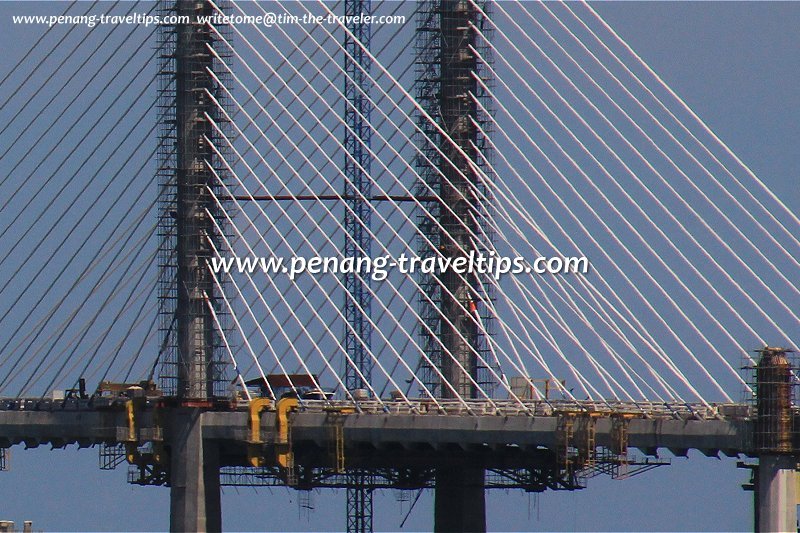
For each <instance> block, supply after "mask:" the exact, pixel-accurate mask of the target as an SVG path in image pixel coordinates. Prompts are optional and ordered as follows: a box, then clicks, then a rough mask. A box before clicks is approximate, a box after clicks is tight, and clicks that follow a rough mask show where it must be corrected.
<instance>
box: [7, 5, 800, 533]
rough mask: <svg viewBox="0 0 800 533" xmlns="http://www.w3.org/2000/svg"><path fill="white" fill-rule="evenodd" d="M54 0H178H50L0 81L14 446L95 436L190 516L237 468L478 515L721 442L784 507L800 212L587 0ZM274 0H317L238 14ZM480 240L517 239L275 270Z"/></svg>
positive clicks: (759, 503) (361, 521)
mask: <svg viewBox="0 0 800 533" xmlns="http://www.w3.org/2000/svg"><path fill="white" fill-rule="evenodd" d="M64 9H65V11H64V14H65V16H66V15H75V16H84V15H86V14H87V13H90V12H92V13H93V12H94V11H103V12H104V13H106V14H114V15H115V16H116V15H118V16H121V17H124V16H130V15H131V14H135V13H139V12H140V11H146V15H147V16H152V17H158V18H159V20H173V21H175V22H176V23H175V24H157V25H152V26H151V25H140V26H134V25H128V26H126V25H117V26H109V27H101V26H97V28H100V29H101V30H102V31H98V32H96V33H89V34H86V33H85V32H84V33H82V32H81V30H80V29H79V28H80V26H71V27H69V26H66V25H51V26H50V27H49V28H48V29H47V30H44V33H43V35H42V37H41V38H40V39H39V40H37V41H36V42H35V43H34V45H33V46H32V48H31V49H30V50H29V51H26V52H25V54H24V56H23V58H22V59H21V60H20V61H19V62H18V63H17V64H16V65H15V66H14V67H13V68H12V71H11V72H10V73H9V74H8V75H7V76H6V78H4V79H3V80H2V81H1V82H0V84H3V83H8V84H10V85H9V86H10V87H12V89H13V90H11V91H10V93H9V94H11V97H10V98H9V101H10V102H17V101H18V100H19V101H20V104H19V106H17V107H16V109H15V113H16V114H14V115H13V116H10V117H9V118H8V120H7V121H6V124H7V126H6V128H7V129H8V131H9V132H11V134H12V135H13V138H14V139H16V140H15V141H14V143H16V144H14V143H11V144H9V146H10V147H11V148H9V149H8V150H6V151H5V153H4V154H3V155H2V156H1V157H0V161H1V162H2V165H4V169H5V170H7V172H6V174H5V175H6V176H12V177H13V178H14V179H13V180H12V179H9V178H6V179H2V180H0V189H3V191H4V193H5V198H6V200H5V207H4V209H8V210H10V211H14V210H15V209H19V213H20V216H18V217H16V218H15V219H14V220H13V221H12V222H9V224H8V228H6V229H7V231H5V232H4V233H3V236H2V239H5V241H4V244H6V245H7V246H9V247H10V248H11V247H13V249H15V250H16V252H17V254H16V255H15V256H14V257H11V256H8V257H5V258H4V259H2V260H0V261H2V262H5V263H6V264H5V266H4V268H7V269H8V271H9V275H8V276H7V279H6V281H3V282H2V283H3V284H4V285H3V286H2V287H0V291H6V290H7V291H9V296H8V306H9V307H8V308H7V309H6V310H4V311H3V313H4V314H2V315H0V322H3V321H6V324H7V326H6V329H7V331H9V332H13V334H9V335H8V336H7V337H6V338H4V339H3V340H2V342H3V344H2V346H0V390H1V391H2V394H3V398H2V399H0V449H2V450H4V451H7V450H8V449H9V448H11V447H13V446H15V445H19V444H24V445H25V446H27V447H35V446H39V445H42V444H49V445H52V446H53V447H56V448H60V447H65V446H68V445H72V444H77V445H78V446H81V447H86V446H96V447H98V448H99V450H100V452H99V453H100V461H101V467H102V468H108V469H111V468H114V467H116V466H118V465H121V464H123V463H127V464H128V469H129V470H128V480H129V482H131V483H135V484H140V485H154V486H168V487H169V491H170V528H171V529H172V530H174V531H205V530H220V529H221V528H222V509H221V500H220V487H221V486H224V485H232V486H288V487H291V488H293V489H296V490H297V491H301V493H307V492H308V491H311V490H313V489H317V488H331V489H343V490H345V491H346V492H347V505H346V509H345V514H346V517H347V529H348V531H371V530H372V529H373V492H374V491H375V490H381V489H399V490H404V491H420V490H423V489H432V490H433V491H434V494H435V505H434V507H435V509H434V517H433V528H434V529H435V530H436V531H482V530H485V529H486V521H487V516H486V507H485V500H484V495H485V491H486V490H487V489H520V490H525V491H529V492H542V491H545V490H564V491H571V490H577V489H582V488H584V487H585V486H586V483H587V480H589V479H590V478H592V477H594V476H597V475H611V476H613V477H629V476H632V475H636V474H639V473H643V472H646V471H648V470H651V469H653V468H656V467H660V466H662V465H665V464H667V463H668V461H665V460H664V459H663V458H660V457H659V450H668V451H669V452H671V453H672V454H674V455H677V456H682V455H686V454H687V452H688V450H699V451H701V452H702V453H704V454H706V455H708V456H712V457H714V456H719V455H720V454H722V455H727V456H732V457H741V458H742V462H741V466H743V467H745V468H748V469H750V470H752V483H751V484H750V486H749V487H748V488H751V489H753V490H754V495H755V498H754V502H755V509H756V512H755V524H754V526H755V528H756V529H757V530H759V531H789V530H795V529H796V521H797V516H796V514H797V513H796V498H797V495H796V488H795V486H796V469H797V455H798V442H799V441H798V439H799V438H800V437H798V435H797V428H798V426H797V421H798V416H800V413H799V412H798V408H797V406H796V402H795V398H794V391H795V388H796V384H797V377H796V365H795V362H794V358H793V352H792V350H791V347H792V346H796V345H797V342H796V334H795V332H796V331H797V328H798V323H800V320H798V317H797V314H796V313H795V312H794V310H793V309H792V306H791V305H789V304H788V303H787V302H790V301H791V299H792V298H796V297H797V296H798V295H800V290H798V287H797V284H796V282H795V280H796V279H797V278H796V276H797V274H798V272H797V270H798V269H800V263H798V261H797V259H796V257H797V256H798V254H797V252H798V249H800V242H798V240H797V237H796V234H797V226H798V225H800V220H798V219H797V217H796V216H795V215H794V214H793V213H792V211H791V210H790V209H789V208H788V207H787V206H786V205H785V204H784V203H783V202H782V201H781V199H780V198H779V197H778V196H776V195H775V194H774V193H772V191H770V189H769V188H768V187H767V186H766V185H765V184H764V182H763V181H762V180H761V179H760V178H759V177H758V176H757V175H756V174H755V173H754V172H752V170H751V169H749V168H748V167H747V166H746V164H745V163H744V162H743V161H741V160H740V159H739V158H738V157H737V156H736V155H735V154H734V153H733V151H732V150H731V149H730V148H729V147H728V146H727V145H726V144H725V143H724V142H723V141H722V140H721V139H720V138H719V137H718V136H717V135H716V134H714V132H713V131H712V130H711V129H710V128H709V127H708V126H707V125H706V124H705V123H704V122H703V121H702V119H701V118H700V117H699V116H698V115H697V114H695V113H694V112H693V111H692V110H691V108H690V107H689V106H688V105H687V104H686V102H684V101H683V100H682V99H681V98H680V96H678V95H677V94H676V93H675V92H674V91H673V90H672V89H670V88H669V86H668V85H667V84H666V83H665V82H664V81H663V80H662V79H661V78H660V77H659V76H658V74H657V73H656V72H655V71H654V70H653V69H652V68H650V67H649V66H648V65H647V63H646V62H645V61H644V60H643V59H642V58H641V57H639V55H637V53H636V52H635V51H634V50H633V49H632V48H631V47H630V46H628V45H627V43H626V42H625V41H624V40H623V39H622V38H621V37H620V36H619V35H618V34H617V33H616V32H615V31H614V29H613V28H612V27H611V26H610V25H609V24H608V23H607V22H606V21H605V20H603V18H602V17H601V16H600V15H599V14H598V13H597V12H596V11H595V9H594V8H593V7H592V6H591V5H588V4H584V3H575V4H571V3H566V4H551V3H534V2H523V3H521V2H499V3H495V2H490V1H487V0H421V1H419V2H393V3H390V2H386V3H380V4H376V5H372V4H371V2H369V1H368V0H344V1H343V2H340V3H338V4H331V3H327V2H299V3H292V2H286V3H284V2H273V3H270V4H265V3H264V2H244V1H235V0H219V1H214V0H175V1H168V0H160V1H159V2H157V3H154V4H153V3H148V4H138V3H115V4H110V3H98V2H93V3H91V4H88V5H83V3H75V4H74V5H70V6H68V7H65V8H64ZM137 10H138V11H137ZM276 14H279V15H280V16H285V17H296V18H297V20H314V21H317V20H320V21H323V22H318V23H316V22H315V23H313V24H302V23H299V24H278V23H275V24H274V25H273V26H272V27H270V28H269V29H266V28H265V27H263V26H260V25H258V24H236V23H230V22H231V21H232V20H233V21H235V20H236V17H263V18H266V17H268V16H270V15H273V16H275V15H276ZM361 15H363V16H361ZM373 16H375V17H377V18H374V19H373V18H370V17H373ZM231 17H233V18H231ZM304 17H305V18H304ZM291 20H295V18H292V19H291ZM377 20H383V21H391V22H387V23H385V24H378V23H373V21H377ZM324 21H330V22H324ZM72 38H75V39H77V41H76V42H75V43H73V44H74V45H75V46H73V47H72V48H70V49H69V50H67V48H68V47H67V46H66V45H64V46H63V47H60V46H59V45H54V44H52V45H51V46H52V49H50V48H47V47H48V45H47V43H48V42H50V41H49V40H48V39H59V42H61V41H62V40H63V41H64V42H67V43H69V42H72V41H70V39H72ZM131 50H135V51H136V52H135V53H132V54H131V53H130V51H131ZM51 53H53V54H56V55H58V56H59V57H60V61H61V62H62V63H63V64H64V65H71V66H72V67H74V68H71V69H66V68H65V69H61V70H59V71H57V72H54V73H53V74H52V75H45V74H44V70H43V68H42V67H41V65H46V64H47V61H48V60H49V57H50V55H51ZM37 54H38V55H37ZM36 57H40V58H41V61H38V62H37V61H34V60H33V59H32V58H36ZM67 70H69V72H67ZM12 74H13V76H12ZM62 97H64V98H68V100H67V101H66V102H62V101H61V100H60V98H62ZM20 99H24V100H20ZM87 101H89V102H91V103H92V105H85V104H86V103H87ZM13 105H15V104H13ZM13 105H11V106H9V107H8V109H6V105H5V104H4V105H2V106H0V112H2V113H11V107H13ZM82 105H83V108H82V109H84V111H83V112H78V111H77V109H79V108H81V107H80V106H82ZM73 106H74V107H73ZM55 107H60V109H62V112H60V113H56V114H53V113H51V112H50V111H51V110H52V109H54V108H55ZM29 115H30V116H31V117H32V118H31V120H28V121H27V122H24V123H23V119H22V118H17V117H27V116H29ZM3 131H4V132H5V131H6V130H3ZM33 141H35V142H33ZM24 143H28V144H24ZM23 145H24V146H33V147H34V148H31V149H27V148H26V149H25V150H22V149H21V148H22V146H23ZM14 146H16V147H17V148H19V149H18V150H12V148H13V147H14ZM5 165H8V168H5ZM28 173H29V174H30V175H28ZM18 176H19V177H18ZM29 184H35V186H36V191H35V192H32V193H31V192H30V191H28V189H27V188H26V187H31V186H32V185H29ZM6 188H8V191H6ZM18 204H19V205H18ZM12 227H13V228H12ZM53 235H56V236H58V239H59V240H58V242H54V240H53V239H54V237H53ZM478 256H480V257H491V258H497V259H498V260H499V258H506V259H509V258H523V259H525V261H522V262H521V263H520V269H519V271H513V272H511V271H509V272H508V273H507V274H506V275H502V276H501V275H496V274H497V272H496V270H495V271H492V270H485V271H481V270H480V269H472V270H461V271H460V270H458V269H455V268H449V269H448V268H433V269H423V268H418V269H416V270H415V271H414V272H402V271H400V270H401V269H388V270H387V271H386V272H384V274H385V275H381V276H379V278H376V277H375V276H373V275H372V274H374V272H371V271H370V270H369V269H367V268H353V269H350V270H347V271H344V270H340V271H337V272H318V273H317V274H316V275H311V274H309V273H308V272H306V273H305V274H301V273H300V272H295V274H296V275H291V276H290V275H287V274H288V273H289V272H290V270H289V268H294V265H293V264H292V263H291V258H295V259H296V258H312V257H313V258H326V257H330V258H335V259H336V260H337V261H339V262H341V261H347V260H350V261H353V262H354V264H356V265H367V264H373V265H374V261H376V260H378V259H379V258H385V259H386V262H387V264H389V263H390V262H391V261H394V262H395V263H397V262H398V261H400V260H401V259H400V258H406V259H409V260H411V258H413V259H415V260H417V261H418V262H419V264H420V265H423V264H432V265H445V264H449V265H453V264H456V263H459V264H463V263H470V261H471V258H473V257H478ZM237 258H239V259H241V258H250V259H255V258H286V259H285V260H286V261H289V265H288V266H287V265H285V264H284V265H283V266H284V267H286V268H287V271H286V272H283V271H282V269H281V268H280V265H278V267H277V268H276V271H274V272H262V271H256V270H257V269H256V267H253V262H251V263H250V266H251V267H252V268H249V267H248V268H238V266H239V264H238V263H237V267H236V268H233V264H234V262H235V260H236V259H237ZM536 258H562V260H564V261H566V260H567V259H570V258H573V259H577V258H584V259H585V260H586V265H587V267H588V265H589V260H590V261H591V266H590V267H588V268H585V269H584V268H575V269H568V270H569V271H568V272H561V273H552V272H551V273H542V272H539V271H537V269H536V268H534V265H531V264H530V263H529V261H530V262H532V261H533V260H534V259H536ZM18 259H19V261H18ZM548 263H549V261H548ZM26 264H39V265H43V266H42V268H41V269H39V270H38V271H35V272H31V271H30V269H28V268H26V267H25V265H26ZM226 264H227V265H228V266H227V267H225V266H224V265H226ZM220 265H222V268H220ZM514 266H517V265H516V264H514ZM548 266H549V264H548ZM308 267H309V264H308V263H306V264H305V267H304V270H308ZM264 270H267V269H264ZM292 272H293V271H292ZM15 321H16V322H15ZM742 395H743V396H742ZM742 397H743V398H744V400H741V398H742ZM2 457H4V458H5V457H6V455H3V456H2ZM751 459H753V460H751ZM755 459H757V461H756V460H755Z"/></svg>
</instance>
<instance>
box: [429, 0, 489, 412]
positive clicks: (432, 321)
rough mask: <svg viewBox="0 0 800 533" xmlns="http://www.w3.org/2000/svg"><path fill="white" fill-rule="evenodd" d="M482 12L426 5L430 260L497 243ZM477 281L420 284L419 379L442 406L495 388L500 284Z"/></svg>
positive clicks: (447, 0) (442, 276)
mask: <svg viewBox="0 0 800 533" xmlns="http://www.w3.org/2000/svg"><path fill="white" fill-rule="evenodd" d="M478 6H479V7H480V8H481V9H478V8H476V7H475V5H473V4H472V3H471V2H465V1H461V0H424V1H421V2H419V7H418V10H417V38H416V42H415V49H416V77H417V85H416V95H415V96H416V98H417V101H418V102H419V103H420V105H421V107H422V108H423V109H424V111H425V112H424V113H422V112H420V113H417V120H416V122H417V126H418V128H419V129H418V131H417V132H416V133H415V137H416V138H415V141H416V145H417V148H418V150H419V152H418V155H417V157H416V162H415V164H416V167H417V170H418V172H419V175H420V177H421V180H420V181H419V182H418V183H417V184H416V186H415V194H416V196H417V197H418V198H419V200H420V204H421V208H419V209H418V213H417V229H418V235H417V253H418V255H419V256H420V257H421V258H422V259H423V260H424V259H426V258H429V257H435V256H437V255H438V254H439V253H441V254H443V255H445V257H468V256H469V255H470V253H483V254H486V253H488V251H489V250H491V249H492V243H493V233H492V231H491V229H490V227H489V224H487V223H486V221H487V220H490V219H491V217H492V215H493V201H492V196H491V188H490V187H489V186H488V184H487V181H491V180H492V179H493V176H492V172H491V166H492V165H491V162H492V156H491V150H490V148H489V145H488V144H487V142H486V135H488V134H489V132H491V123H492V121H491V116H490V114H487V112H486V111H484V110H491V109H492V104H491V98H490V97H489V95H488V93H487V92H486V91H485V89H484V87H483V84H486V86H487V87H491V78H490V76H489V75H488V69H487V68H486V63H485V61H486V62H488V61H491V54H490V51H489V47H488V46H487V44H486V42H485V41H484V40H483V37H482V36H481V34H480V33H479V32H477V31H475V29H474V27H477V28H479V29H480V30H481V32H483V35H485V36H486V37H487V38H489V37H490V35H491V30H490V25H489V24H488V23H487V21H486V17H485V16H484V13H486V14H487V15H488V9H489V2H479V3H478ZM473 26H474V27H473ZM473 49H475V50H476V51H477V52H478V54H479V55H476V54H475V53H474V52H473V51H472V50H473ZM478 79H480V80H481V81H482V83H478ZM476 101H477V102H480V103H481V105H478V104H477V103H476ZM489 113H491V111H489ZM429 117H433V121H432V120H431V119H430V118H429ZM442 132H445V134H443V133H442ZM432 196H433V197H434V199H432V198H431V197H432ZM439 199H441V200H439ZM470 276H471V277H468V278H464V277H462V276H459V275H456V274H454V273H452V272H444V273H437V274H420V279H419V284H420V291H419V297H418V303H419V308H420V317H421V320H420V322H421V323H420V325H419V327H418V331H419V336H420V341H421V346H422V349H423V351H424V352H425V355H426V356H427V358H422V359H421V362H420V374H421V378H422V382H423V383H424V385H425V386H426V387H427V388H428V389H429V390H430V391H431V392H432V393H433V394H435V395H437V396H440V397H448V396H452V395H453V394H458V395H459V396H462V397H465V398H471V397H475V396H476V395H477V388H478V387H480V388H481V389H483V390H484V391H486V392H487V393H488V394H491V393H492V391H493V389H494V387H495V385H496V384H495V383H494V382H493V380H492V379H491V378H490V373H489V371H488V368H487V366H486V365H487V362H490V361H491V357H490V351H489V348H488V341H487V338H486V337H487V335H492V334H493V327H494V319H493V314H492V313H491V311H490V310H491V308H492V302H493V293H492V290H491V287H492V284H491V282H489V280H488V279H486V278H485V277H484V276H483V275H481V274H477V273H476V274H471V275H470ZM443 288H445V289H446V290H444V289H443ZM464 310H466V312H465V311H464ZM470 315H473V316H470ZM474 315H477V317H479V319H480V320H479V323H480V327H479V326H478V324H477V323H476V320H475V316H474ZM426 359H427V360H426ZM428 360H430V363H429V362H428ZM459 366H461V367H463V368H464V369H465V370H466V372H464V371H462V370H461V369H460V368H459ZM434 367H436V368H434ZM437 370H438V371H439V372H441V374H442V375H443V376H444V379H445V380H446V382H447V384H449V386H447V385H445V383H443V382H442V379H441V378H440V377H439V372H437ZM473 381H474V382H475V383H476V384H477V387H476V386H475V385H474V384H473Z"/></svg>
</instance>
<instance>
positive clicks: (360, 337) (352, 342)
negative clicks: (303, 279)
mask: <svg viewBox="0 0 800 533" xmlns="http://www.w3.org/2000/svg"><path fill="white" fill-rule="evenodd" d="M344 14H345V16H346V17H356V16H358V15H367V16H368V15H371V14H372V2H371V0H345V2H344ZM345 20H346V21H348V22H347V23H346V27H347V30H349V31H348V32H345V36H344V73H345V79H344V95H345V103H344V106H345V107H344V123H345V126H346V127H345V133H344V147H345V151H346V153H345V161H344V174H345V184H344V198H345V200H344V201H345V202H346V203H347V209H345V213H344V227H345V243H344V255H345V257H354V258H358V257H369V256H370V252H371V241H372V239H371V237H370V234H369V231H368V230H369V227H370V221H371V213H372V206H371V205H370V202H369V200H368V199H369V198H370V197H371V195H372V182H371V180H372V176H371V175H370V172H371V162H372V154H371V153H370V146H371V140H372V126H371V124H370V116H371V110H372V104H371V101H370V98H369V88H370V82H369V76H368V74H369V71H370V66H371V63H372V61H371V60H370V58H369V55H368V54H367V53H366V51H368V50H369V48H370V41H371V36H372V29H371V25H370V24H369V23H365V22H363V20H360V19H355V18H348V19H345ZM369 283H370V279H369V276H368V275H367V274H366V273H362V276H359V275H357V274H355V273H348V274H345V276H344V285H345V289H346V294H345V301H344V314H345V319H346V320H347V324H346V325H345V331H344V348H345V353H346V354H347V356H348V357H349V359H350V360H351V361H353V364H354V365H355V366H353V365H351V364H349V363H348V362H345V385H346V386H347V388H348V389H349V390H355V389H364V388H366V387H365V383H364V380H365V379H366V380H367V381H369V380H370V379H371V375H372V366H373V362H372V359H371V357H370V348H371V343H372V325H371V323H370V321H369V317H370V312H371V305H372V295H371V293H370V287H369ZM356 370H358V372H357V371H356ZM362 376H363V378H362ZM371 479H372V476H370V474H369V473H368V472H366V471H360V470H358V471H350V470H348V476H347V489H346V490H347V531H348V533H364V532H369V531H372V489H371V488H369V484H370V482H371Z"/></svg>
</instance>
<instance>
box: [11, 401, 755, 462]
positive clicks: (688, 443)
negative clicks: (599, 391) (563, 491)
mask: <svg viewBox="0 0 800 533" xmlns="http://www.w3.org/2000/svg"><path fill="white" fill-rule="evenodd" d="M126 402H127V400H126V399H107V398H102V399H100V400H94V401H89V400H79V399H69V400H66V401H60V400H59V401H54V400H41V399H22V400H18V399H7V400H0V447H9V446H13V445H17V444H24V445H25V446H26V447H35V446H38V445H42V444H49V445H51V446H54V447H62V446H65V445H69V444H78V445H79V446H81V447H86V446H91V445H93V444H97V443H100V442H105V443H122V442H131V441H134V440H135V442H137V443H138V444H144V443H147V442H153V441H160V440H163V441H165V442H166V443H168V442H169V441H170V439H171V426H172V425H173V424H172V420H173V419H174V417H175V414H176V413H179V412H182V411H183V412H185V411H186V409H187V408H179V407H172V408H169V407H165V403H164V401H163V400H159V399H153V398H148V399H146V400H145V399H140V401H138V402H135V405H136V406H135V408H134V410H133V419H134V422H133V431H134V433H133V434H132V433H131V427H132V424H131V417H130V416H129V412H128V409H127V405H126ZM439 405H440V406H441V407H443V408H444V410H445V411H446V413H442V412H441V411H439V410H437V406H436V405H434V404H432V403H431V402H430V401H417V402H413V403H412V404H411V405H409V404H408V403H406V402H392V401H384V402H376V401H370V402H361V403H360V404H359V407H360V412H359V411H356V412H348V411H352V410H353V408H354V407H355V406H354V404H353V403H352V402H343V401H334V402H323V401H304V402H303V403H302V404H301V405H300V406H299V408H298V409H297V410H296V411H294V412H292V413H290V415H289V422H290V424H289V425H290V426H291V441H292V443H293V445H298V446H302V444H303V443H307V444H313V445H316V446H320V447H323V446H326V445H329V444H330V441H331V440H332V438H333V437H332V435H333V432H332V431H331V427H332V424H333V420H334V419H335V420H337V421H338V423H339V424H340V425H341V427H342V428H343V432H342V437H343V442H344V446H345V448H353V447H362V448H363V447H364V446H367V447H369V448H374V449H375V450H377V451H380V450H385V449H397V448H406V449H411V448H421V447H428V448H433V449H441V448H447V447H461V448H465V449H466V448H470V447H483V448H489V449H500V448H503V447H505V448H508V447H514V448H520V449H532V448H549V449H553V448H554V447H555V446H556V445H557V439H558V428H559V421H560V420H562V419H563V417H564V416H576V417H580V416H588V413H592V414H593V418H594V425H595V433H596V445H597V446H609V447H610V446H612V443H613V440H614V438H615V436H616V434H615V429H614V426H615V419H618V418H619V417H624V418H626V419H627V427H626V433H627V445H628V447H631V448H637V449H639V450H640V451H642V452H643V453H645V454H648V455H655V454H656V452H657V450H658V449H659V448H662V449H668V450H670V451H671V452H672V453H674V454H677V455H683V454H685V452H686V450H689V449H696V450H700V451H702V452H703V453H706V454H707V455H716V454H718V453H719V452H721V453H723V454H726V455H730V456H736V455H738V454H748V455H749V454H751V451H752V435H753V424H754V422H753V419H752V417H751V414H752V410H751V408H750V406H748V405H746V404H711V405H700V404H673V405H669V404H656V403H637V404H633V403H622V402H614V403H610V402H609V403H606V402H592V401H575V402H565V401H562V402H553V401H550V402H545V401H526V402H525V408H523V407H521V406H520V404H519V403H517V402H513V403H512V402H510V401H495V402H493V403H492V404H490V403H489V402H486V401H483V402H479V401H474V402H470V403H467V404H462V403H454V402H452V403H441V402H440V404H439ZM248 407H249V405H248V403H247V402H238V403H236V404H234V403H228V402H226V403H224V404H221V405H217V406H216V407H215V408H214V410H208V411H203V412H202V414H201V415H200V424H201V427H202V435H203V438H204V439H213V440H215V441H218V442H219V443H220V444H223V445H224V444H226V443H228V444H230V445H232V446H233V449H234V450H235V449H238V448H240V447H241V445H246V444H247V443H248V442H252V434H251V431H250V429H249V427H248V422H249V420H250V419H251V414H250V412H249V408H248ZM582 414H583V415H582ZM258 416H259V418H260V426H261V432H260V439H259V440H260V441H261V442H262V443H263V444H265V445H269V444H271V443H273V442H275V439H276V435H277V425H276V424H277V422H278V421H277V418H278V417H277V416H276V411H275V410H274V408H268V409H266V410H264V411H263V412H261V413H260V414H259V415H258ZM131 435H135V437H134V438H133V439H132V438H131ZM245 447H246V446H245ZM237 462H238V461H237Z"/></svg>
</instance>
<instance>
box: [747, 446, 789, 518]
mask: <svg viewBox="0 0 800 533" xmlns="http://www.w3.org/2000/svg"><path fill="white" fill-rule="evenodd" d="M796 468H797V459H796V458H795V457H792V456H786V455H764V456H761V457H760V458H759V459H758V470H757V474H756V476H757V478H756V517H757V520H758V522H757V530H758V531H759V532H760V533H775V532H779V533H786V532H789V531H791V532H792V533H794V532H796V531H797V473H796Z"/></svg>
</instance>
